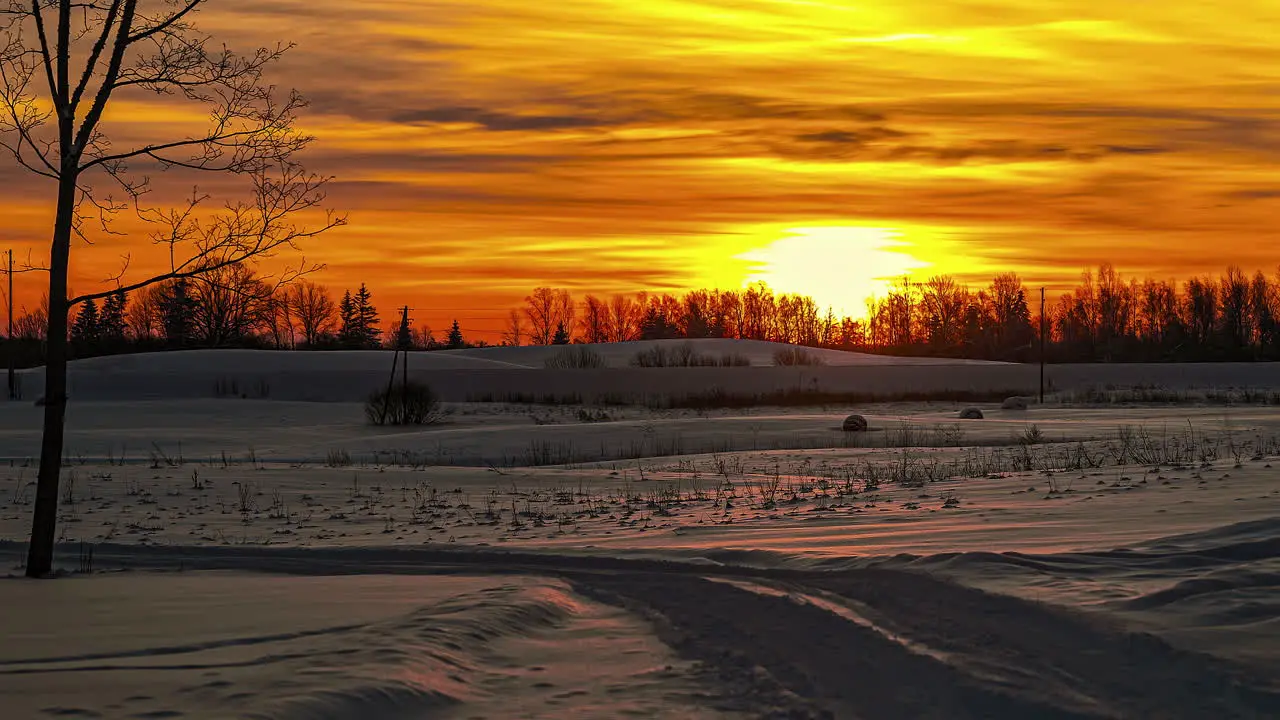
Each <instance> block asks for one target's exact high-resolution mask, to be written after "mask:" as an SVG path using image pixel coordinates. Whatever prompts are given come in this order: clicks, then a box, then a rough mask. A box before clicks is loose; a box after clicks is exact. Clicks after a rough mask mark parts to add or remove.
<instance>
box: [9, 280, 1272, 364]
mask: <svg viewBox="0 0 1280 720" xmlns="http://www.w3.org/2000/svg"><path fill="white" fill-rule="evenodd" d="M1033 308H1034V312H1033ZM1278 316H1280V277H1277V278H1271V277H1268V276H1267V275H1266V274H1265V273H1262V272H1256V273H1253V274H1252V275H1250V274H1247V273H1245V272H1244V271H1242V270H1241V269H1240V268H1238V267H1234V266H1233V267H1229V268H1227V270H1226V272H1225V273H1224V274H1222V275H1221V276H1219V277H1217V278H1213V277H1198V278H1192V279H1190V280H1186V281H1184V282H1177V281H1172V280H1152V279H1144V280H1138V279H1134V278H1130V279H1124V278H1122V277H1121V276H1120V275H1119V274H1118V273H1117V272H1116V271H1115V269H1114V268H1112V267H1111V266H1110V265H1102V266H1101V267H1099V268H1098V269H1097V271H1086V272H1084V273H1083V274H1082V277H1081V280H1080V283H1079V284H1078V285H1077V286H1076V287H1075V288H1074V289H1072V290H1071V291H1069V292H1067V293H1065V294H1062V295H1060V296H1059V297H1057V298H1054V299H1052V301H1050V302H1049V303H1048V304H1047V308H1046V314H1045V317H1044V323H1045V328H1044V329H1045V339H1046V342H1047V346H1046V357H1047V358H1048V359H1049V360H1050V361H1051V362H1159V361H1184V362H1186V361H1190V362H1198V361H1230V360H1234V361H1252V360H1275V359H1280V321H1278V320H1277V317H1278ZM47 318H48V304H47V302H45V303H42V305H41V306H40V307H37V308H36V309H35V310H31V311H24V312H22V313H20V314H19V316H18V318H17V320H16V322H15V325H14V333H13V337H12V338H8V339H7V340H6V341H5V342H4V349H5V352H6V353H12V354H13V355H14V357H15V358H16V359H17V363H18V365H19V366H29V365H35V364H38V363H39V362H40V359H41V355H42V349H41V348H42V342H43V338H44V332H45V328H46V327H47ZM388 326H389V327H388ZM1040 331H1041V316H1040V313H1039V297H1038V292H1037V294H1036V297H1035V298H1034V299H1033V298H1031V297H1030V294H1029V291H1028V289H1027V288H1026V287H1025V286H1024V284H1023V282H1022V281H1021V280H1020V279H1019V278H1018V276H1017V275H1015V274H1013V273H1004V274H1001V275H998V276H996V277H995V278H994V279H993V280H992V281H991V282H990V283H989V284H988V285H986V286H983V287H977V288H974V287H970V286H967V285H965V284H964V283H961V282H959V281H957V280H956V279H954V278H952V277H948V276H945V275H940V276H935V277H932V278H929V279H928V280H926V281H924V282H916V281H912V280H911V279H909V278H904V279H903V280H901V281H899V282H898V283H896V284H895V285H894V286H893V287H892V288H891V289H890V291H889V293H888V294H887V295H886V296H885V297H882V298H876V299H873V300H871V301H869V303H868V311H867V314H866V317H865V318H851V317H840V316H837V315H836V314H835V313H834V312H833V311H832V310H830V309H825V310H824V309H823V308H821V307H819V306H818V305H817V303H815V302H814V300H813V299H812V298H811V297H808V296H805V295H799V294H776V293H774V292H773V291H772V290H770V289H769V288H768V287H767V286H765V285H763V284H756V285H752V286H750V287H748V288H746V289H743V290H692V291H689V292H686V293H683V294H681V295H672V294H668V293H657V294H650V293H638V294H635V295H613V296H610V297H598V296H595V295H587V296H585V297H583V298H582V299H581V300H575V299H574V298H573V296H572V295H571V294H570V293H569V291H567V290H563V289H556V288H548V287H540V288H536V289H534V290H533V291H532V292H531V293H530V294H529V295H528V296H527V297H526V298H525V302H524V305H523V306H522V307H520V308H513V309H511V310H510V311H509V312H508V314H507V317H506V322H505V327H504V330H503V332H502V344H503V345H550V344H568V343H573V342H587V343H603V342H622V341H629V340H649V339H670V338H743V339H752V340H768V341H773V342H783V343H792V344H796V345H807V346H813V347H828V348H836V349H844V350H857V351H862V352H877V353H886V354H901V355H928V356H935V357H955V358H972V359H988V360H1008V361H1019V362H1027V361H1032V360H1035V359H1037V358H1038V357H1039V346H1040ZM70 336H71V337H70V339H71V343H72V350H73V353H74V355H75V356H76V357H90V356H94V355H105V354H116V353H127V352H139V351H152V350H165V349H185V348H207V347H248V348H272V349H283V350H330V349H376V348H383V347H394V346H402V347H408V348H411V349H418V350H434V349H446V348H462V347H473V346H477V345H484V344H485V343H484V342H478V343H470V342H468V341H467V340H466V339H465V338H464V337H463V333H462V330H461V328H460V327H459V325H458V322H457V321H456V320H455V321H454V322H453V324H452V326H451V327H450V329H449V331H448V332H447V334H446V335H445V337H444V338H443V339H437V338H436V336H435V335H434V333H433V332H432V331H431V330H430V329H429V328H426V327H417V328H415V327H407V326H402V324H401V322H400V317H399V313H396V314H395V317H394V318H393V320H392V322H390V323H387V324H384V323H383V321H382V320H381V319H380V315H379V312H378V310H377V308H376V307H375V306H374V303H373V294H372V292H371V291H370V290H369V289H368V287H366V286H365V285H361V286H360V287H359V288H356V289H354V290H349V291H344V292H343V293H342V294H341V295H340V296H339V295H336V294H335V293H334V292H333V291H332V290H330V289H329V288H326V287H324V286H322V285H319V284H316V283H314V282H311V281H309V280H306V279H300V280H295V281H293V282H289V283H284V284H281V283H278V282H272V281H270V280H268V279H265V278H262V277H260V276H258V275H257V274H256V273H255V272H254V270H253V269H252V268H251V267H249V266H245V265H233V266H228V267H226V268H223V269H221V270H218V271H216V272H213V273H209V274H207V275H204V276H201V277H197V278H193V279H189V280H175V281H170V282H167V283H163V284H159V285H155V286H152V287H149V288H146V289H145V290H142V291H139V292H137V293H134V294H133V295H130V296H126V295H124V294H122V293H121V294H117V295H112V296H110V297H108V298H107V299H106V300H104V301H103V302H102V304H101V305H98V304H96V303H92V302H90V303H85V304H83V305H81V306H79V307H78V308H77V309H76V313H75V315H74V317H73V318H71V330H70Z"/></svg>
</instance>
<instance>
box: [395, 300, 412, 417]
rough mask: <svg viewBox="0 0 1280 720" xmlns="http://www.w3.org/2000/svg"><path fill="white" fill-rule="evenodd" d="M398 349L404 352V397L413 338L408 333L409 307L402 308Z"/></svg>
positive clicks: (406, 394) (407, 390) (407, 385)
mask: <svg viewBox="0 0 1280 720" xmlns="http://www.w3.org/2000/svg"><path fill="white" fill-rule="evenodd" d="M398 340H399V341H400V342H399V345H400V349H401V350H403V351H404V367H403V369H402V370H401V372H402V373H403V381H402V383H401V387H402V388H404V394H405V397H408V395H409V348H410V347H412V346H413V338H412V337H411V336H410V333H409V306H408V305H405V306H404V314H403V315H401V316H400V337H399V338H398Z"/></svg>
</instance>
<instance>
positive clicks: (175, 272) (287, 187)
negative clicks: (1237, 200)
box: [70, 166, 346, 305]
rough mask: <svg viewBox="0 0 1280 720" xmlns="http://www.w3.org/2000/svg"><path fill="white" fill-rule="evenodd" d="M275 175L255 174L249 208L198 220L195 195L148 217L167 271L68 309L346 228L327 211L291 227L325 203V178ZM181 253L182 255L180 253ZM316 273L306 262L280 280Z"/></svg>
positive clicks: (282, 171)
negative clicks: (320, 218)
mask: <svg viewBox="0 0 1280 720" xmlns="http://www.w3.org/2000/svg"><path fill="white" fill-rule="evenodd" d="M277 174H278V177H273V176H272V175H271V174H268V173H266V172H259V173H256V174H255V175H254V186H255V198H254V202H253V203H240V204H235V205H229V206H227V207H226V208H225V209H224V210H223V212H222V213H220V214H219V215H217V216H214V217H213V218H211V219H209V220H207V221H202V220H201V218H200V217H198V216H197V210H198V208H199V207H200V205H201V204H202V203H203V202H205V201H206V200H208V199H209V198H208V196H202V195H198V194H197V195H193V197H192V199H191V200H190V201H188V203H187V205H186V206H185V207H183V208H181V209H177V210H173V211H170V212H168V213H160V212H155V211H152V212H150V213H147V214H146V217H147V219H149V221H150V222H154V223H157V224H160V225H161V226H162V229H161V230H160V231H159V232H157V233H156V234H155V235H154V236H153V242H155V243H156V244H159V245H164V246H167V248H168V250H169V255H170V269H169V270H168V271H167V272H162V273H157V274H155V275H153V276H151V277H149V278H146V279H144V280H141V281H138V282H133V283H121V282H119V279H120V277H122V276H123V273H122V274H121V275H120V276H117V277H116V278H115V280H116V282H117V287H116V288H114V289H112V290H106V291H102V292H96V293H87V294H84V295H79V296H77V297H75V298H72V299H71V300H70V304H72V305H75V304H78V303H82V302H85V301H88V300H99V299H102V298H104V297H106V296H108V295H110V294H112V293H114V292H120V291H124V292H133V291H134V290H138V289H141V288H143V287H146V286H148V285H153V284H156V283H161V282H165V281H168V280H183V279H189V278H195V277H199V276H202V275H205V274H207V273H213V272H216V271H218V270H221V269H222V268H226V267H228V266H232V265H239V264H241V263H244V262H247V261H251V260H255V259H258V258H265V257H270V256H272V255H274V254H275V253H276V252H277V251H279V250H281V249H286V248H287V249H295V250H296V249H297V248H298V243H299V242H300V241H301V240H304V239H306V238H310V237H315V236H316V235H319V234H320V233H323V232H327V231H328V230H332V229H334V228H337V227H341V226H343V225H345V224H346V217H344V216H339V215H335V214H333V213H331V212H326V213H325V216H324V220H323V221H322V222H320V223H318V224H317V225H315V226H313V227H307V226H301V225H296V224H294V223H293V222H292V221H291V220H290V218H292V217H293V216H296V215H298V214H299V213H306V212H307V211H310V210H313V209H317V208H319V206H320V205H321V203H322V202H323V201H324V199H325V194H324V187H325V186H326V184H327V183H328V178H322V177H319V176H316V175H308V174H306V173H305V172H304V171H302V170H301V168H298V167H296V166H283V167H281V168H279V169H278V171H277ZM183 249H186V252H180V251H182V250H183ZM179 258H181V259H179ZM319 268H320V266H319V265H308V264H306V262H305V260H304V261H303V263H302V265H300V266H299V267H298V268H296V269H293V270H286V271H284V272H283V273H282V274H281V276H280V279H281V282H286V283H287V282H292V281H293V280H295V279H297V278H298V277H301V276H302V275H305V274H307V273H310V272H314V271H315V270H317V269H319Z"/></svg>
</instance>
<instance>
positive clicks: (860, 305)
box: [738, 225, 930, 317]
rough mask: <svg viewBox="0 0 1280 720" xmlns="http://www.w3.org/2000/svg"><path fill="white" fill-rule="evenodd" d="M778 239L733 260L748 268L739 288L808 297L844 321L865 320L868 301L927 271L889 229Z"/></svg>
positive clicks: (811, 232)
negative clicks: (754, 286) (761, 287)
mask: <svg viewBox="0 0 1280 720" xmlns="http://www.w3.org/2000/svg"><path fill="white" fill-rule="evenodd" d="M774 232H775V233H777V232H778V231H776V230H775V231H774ZM778 234H781V235H782V237H780V238H778V239H776V240H774V241H773V242H771V243H770V244H769V245H767V246H765V247H762V248H758V249H755V250H751V251H748V252H745V253H743V254H741V255H739V256H738V258H739V259H741V260H745V261H747V262H748V264H749V267H750V270H749V272H748V275H747V277H746V279H745V280H744V284H750V283H755V282H764V283H766V284H768V285H769V287H771V288H772V289H773V290H774V292H779V293H796V294H801V295H808V296H810V297H812V298H813V299H814V302H816V303H817V304H818V306H819V307H821V308H823V309H825V308H827V307H830V308H832V309H833V310H834V311H835V312H836V313H837V314H840V315H847V316H849V317H864V316H865V315H866V312H867V300H868V299H870V298H872V297H879V296H883V295H884V294H885V293H886V292H887V291H888V289H889V286H890V285H891V284H892V283H893V282H894V280H897V279H900V278H901V277H902V276H904V275H909V274H911V273H912V272H913V271H915V270H919V269H920V268H924V267H928V266H929V265H930V263H928V262H925V261H923V260H920V259H918V258H916V257H914V256H912V255H911V254H910V253H909V250H910V249H911V248H912V244H911V243H908V242H907V241H906V240H905V239H904V233H903V232H901V231H899V230H895V229H892V228H885V227H867V226H857V225H818V226H813V227H789V228H785V229H783V230H782V231H781V232H780V233H778ZM775 237H777V235H776V234H775Z"/></svg>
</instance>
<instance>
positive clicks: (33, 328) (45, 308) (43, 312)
mask: <svg viewBox="0 0 1280 720" xmlns="http://www.w3.org/2000/svg"><path fill="white" fill-rule="evenodd" d="M48 332H49V298H47V297H45V298H41V299H40V304H39V305H38V306H36V309H35V310H31V311H30V312H28V311H27V309H26V308H25V307H24V308H22V314H21V315H19V316H18V318H17V319H16V320H14V321H13V335H14V337H18V338H22V339H23V340H44V339H45V335H46V334H47V333H48Z"/></svg>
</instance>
